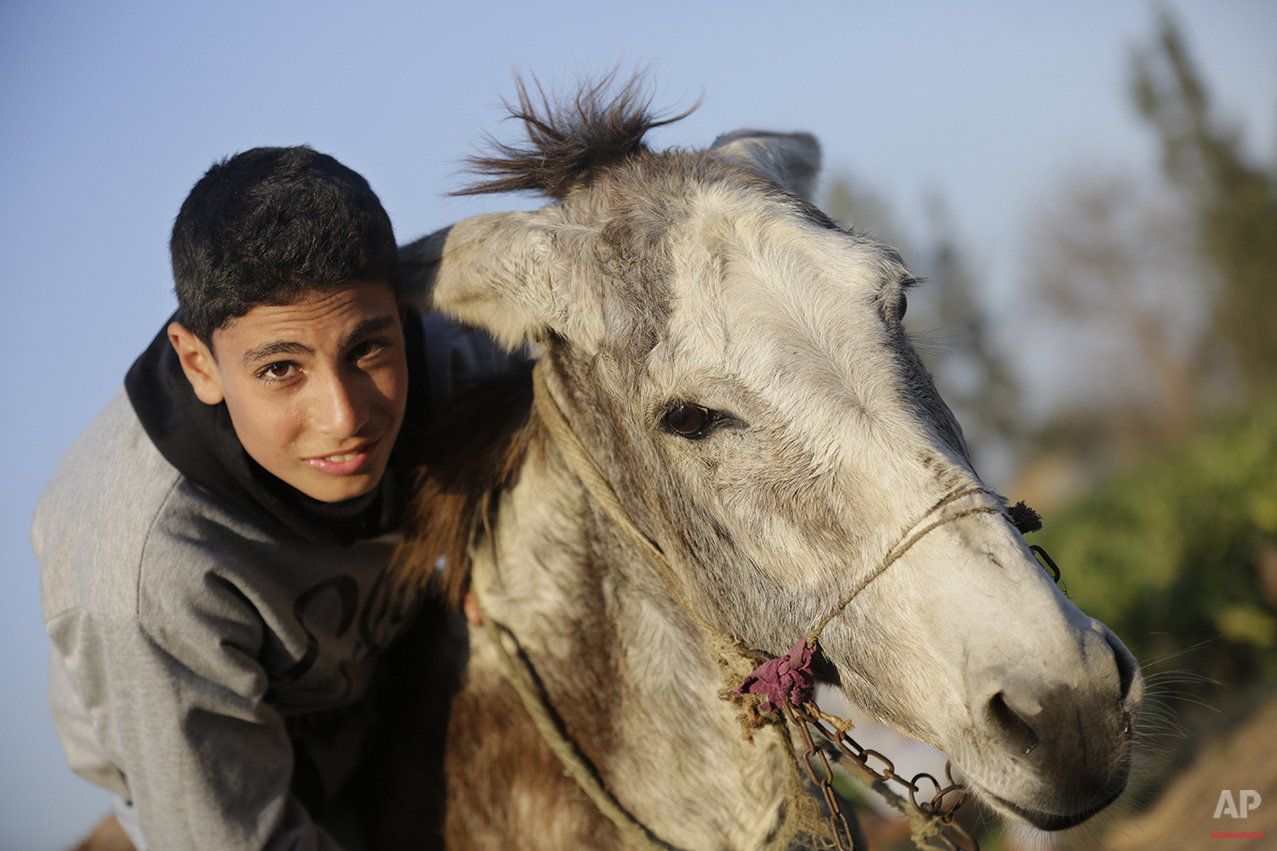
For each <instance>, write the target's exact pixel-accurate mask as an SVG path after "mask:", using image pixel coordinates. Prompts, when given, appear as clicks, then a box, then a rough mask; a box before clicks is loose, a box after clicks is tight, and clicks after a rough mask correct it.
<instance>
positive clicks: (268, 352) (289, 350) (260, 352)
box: [244, 315, 399, 364]
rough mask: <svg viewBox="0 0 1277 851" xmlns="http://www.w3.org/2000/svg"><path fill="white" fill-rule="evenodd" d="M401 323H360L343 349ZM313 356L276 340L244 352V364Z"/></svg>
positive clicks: (391, 319) (388, 319) (378, 319)
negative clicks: (287, 356) (293, 356)
mask: <svg viewBox="0 0 1277 851" xmlns="http://www.w3.org/2000/svg"><path fill="white" fill-rule="evenodd" d="M398 321H399V317H398V316H392V315H386V316H374V317H372V318H371V319H365V320H364V321H363V322H360V323H359V325H358V326H357V327H356V328H355V330H353V331H351V332H350V333H349V334H347V335H346V336H345V337H344V338H342V341H341V348H343V349H346V348H349V347H350V346H353V345H354V344H355V343H358V342H360V341H361V340H363V339H364V338H365V337H368V336H369V335H371V334H375V333H377V332H378V331H381V330H383V329H385V328H387V327H389V326H391V325H394V324H396V323H397V322H398ZM308 354H313V352H312V350H311V348H310V347H309V346H304V345H302V344H301V343H297V342H293V341H291V340H276V341H274V342H270V343H266V344H264V345H261V346H257V347H256V348H252V349H249V350H248V351H246V352H244V363H245V364H253V363H257V362H258V361H262V360H266V359H267V358H273V357H276V356H278V355H308Z"/></svg>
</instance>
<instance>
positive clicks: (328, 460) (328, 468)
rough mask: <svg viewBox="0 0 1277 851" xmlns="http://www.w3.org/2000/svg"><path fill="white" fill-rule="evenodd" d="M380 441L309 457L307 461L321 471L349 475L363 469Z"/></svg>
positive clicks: (335, 474) (332, 474)
mask: <svg viewBox="0 0 1277 851" xmlns="http://www.w3.org/2000/svg"><path fill="white" fill-rule="evenodd" d="M378 443H380V441H378V440H372V441H369V442H368V443H365V444H363V445H362V446H358V447H356V448H355V449H350V450H347V451H345V452H337V453H334V454H332V455H320V456H316V457H313V458H307V459H306V463H307V464H308V465H310V467H311V468H313V469H315V470H318V471H319V472H321V473H327V474H329V475H331V476H349V475H351V474H354V473H359V472H361V471H362V470H363V468H364V466H365V464H366V463H367V462H368V460H369V458H370V457H371V456H372V453H373V450H374V449H376V448H377V444H378Z"/></svg>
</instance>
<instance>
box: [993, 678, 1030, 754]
mask: <svg viewBox="0 0 1277 851" xmlns="http://www.w3.org/2000/svg"><path fill="white" fill-rule="evenodd" d="M985 720H986V721H987V722H988V724H989V726H990V727H991V728H992V729H993V730H994V731H995V732H996V733H997V734H998V737H999V738H1001V739H1002V741H1003V742H1004V743H1005V745H1006V747H1007V748H1008V749H1010V750H1012V751H1015V752H1017V753H1022V754H1030V753H1033V749H1034V748H1036V747H1037V746H1038V745H1039V744H1041V741H1042V740H1041V739H1039V738H1038V734H1037V733H1036V732H1035V731H1034V729H1033V727H1032V725H1030V724H1029V722H1028V721H1027V720H1025V718H1024V717H1023V716H1022V715H1020V713H1018V712H1016V711H1015V710H1014V709H1012V708H1011V707H1010V706H1009V705H1008V704H1007V701H1006V695H1005V694H1003V693H1002V692H998V693H997V694H995V695H994V696H993V697H992V698H990V699H989V705H988V707H987V708H986V709H985Z"/></svg>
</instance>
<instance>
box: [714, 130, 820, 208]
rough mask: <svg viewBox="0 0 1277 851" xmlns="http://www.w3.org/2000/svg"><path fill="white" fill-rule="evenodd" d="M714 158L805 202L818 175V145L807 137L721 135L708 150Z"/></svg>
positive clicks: (760, 133) (739, 132)
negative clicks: (782, 189) (779, 186)
mask: <svg viewBox="0 0 1277 851" xmlns="http://www.w3.org/2000/svg"><path fill="white" fill-rule="evenodd" d="M710 150H711V152H712V153H714V154H715V155H717V156H718V157H720V158H722V159H724V160H726V161H728V162H730V163H732V164H733V165H737V166H740V167H741V168H744V169H747V170H748V171H752V172H754V173H755V174H758V175H761V176H762V177H766V178H768V179H769V180H774V181H776V182H777V183H779V184H780V185H781V186H783V187H784V188H785V189H788V190H789V191H790V192H792V193H794V194H795V195H797V196H798V197H799V198H802V199H804V200H806V201H810V200H811V199H812V193H813V192H814V191H815V188H816V175H817V174H819V173H820V143H819V142H817V141H816V137H815V136H813V135H811V134H810V133H769V132H767V131H765V130H737V131H736V132H735V133H724V134H723V135H722V136H719V137H718V138H717V139H715V140H714V144H713V145H712V146H711V148H710Z"/></svg>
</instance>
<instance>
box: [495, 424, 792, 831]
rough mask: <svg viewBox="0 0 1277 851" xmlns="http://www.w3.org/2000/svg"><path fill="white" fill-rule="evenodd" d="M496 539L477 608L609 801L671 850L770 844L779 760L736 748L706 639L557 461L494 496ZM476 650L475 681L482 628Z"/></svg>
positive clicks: (768, 751) (552, 455)
mask: <svg viewBox="0 0 1277 851" xmlns="http://www.w3.org/2000/svg"><path fill="white" fill-rule="evenodd" d="M492 534H493V539H492V540H491V541H489V542H488V544H489V545H487V546H481V547H479V548H478V550H477V552H476V554H475V562H474V574H473V582H474V587H475V589H476V591H477V592H478V593H479V594H480V596H481V598H482V599H483V602H484V608H485V611H486V612H487V615H488V616H489V617H491V618H492V619H494V620H496V621H497V622H499V623H500V624H501V626H502V627H503V629H505V630H508V634H509V636H511V637H512V639H513V640H512V641H511V644H513V643H514V642H515V641H517V645H518V646H517V650H518V651H519V652H521V653H522V654H524V655H525V656H526V658H527V660H528V661H529V662H530V664H531V665H532V666H533V668H534V669H535V676H536V677H537V678H538V679H539V680H540V681H541V683H542V684H543V686H544V691H545V693H546V695H547V696H548V698H549V701H550V702H551V703H552V704H553V711H554V713H555V714H557V715H558V716H559V717H560V718H561V720H562V722H563V727H564V728H565V730H566V732H567V734H568V736H569V737H570V738H571V739H572V741H573V743H574V744H575V745H576V747H577V748H578V749H579V751H580V752H581V753H582V754H583V755H584V756H585V757H586V759H587V760H589V761H590V762H591V763H593V766H594V768H595V769H596V770H597V772H598V775H599V777H600V778H601V779H602V781H603V783H604V784H605V785H606V787H607V788H608V790H609V791H610V792H611V794H612V795H613V796H614V797H615V798H616V799H617V801H618V803H620V804H621V806H622V807H624V808H625V809H626V810H628V811H629V812H630V813H631V814H632V815H633V816H634V817H635V819H637V820H638V821H639V822H640V823H642V824H644V825H645V826H646V827H647V828H648V829H649V830H650V831H651V832H652V833H653V834H655V835H656V836H657V837H659V838H660V839H661V840H663V841H665V842H667V843H669V844H671V845H674V846H675V847H679V848H686V849H695V848H711V847H712V848H721V847H724V843H725V840H726V845H727V847H733V848H757V847H761V846H763V845H764V844H766V840H767V837H768V836H769V835H770V834H771V833H773V832H774V831H775V830H776V828H777V826H778V823H779V819H780V817H781V813H782V809H783V802H784V800H785V794H786V783H787V778H788V776H789V767H788V765H787V760H788V757H787V755H786V753H785V752H784V750H783V748H781V747H780V745H779V743H778V741H777V739H776V737H775V736H772V735H763V736H758V737H756V738H755V741H754V742H752V743H751V742H746V741H743V740H742V738H741V735H740V733H741V731H740V725H739V723H738V722H737V720H736V718H735V714H734V710H733V709H732V708H731V707H730V706H729V705H728V704H726V703H725V702H724V701H723V700H722V699H721V698H720V697H719V693H720V691H721V689H722V688H723V687H724V685H725V683H724V680H723V673H722V671H721V669H720V667H719V666H718V664H717V663H716V662H715V661H714V660H713V659H712V658H711V656H710V654H709V651H708V648H707V646H706V643H705V639H704V637H703V636H702V635H701V634H700V633H699V631H698V630H697V629H696V627H695V626H694V625H693V623H692V622H691V620H690V619H689V618H688V617H687V615H686V614H685V613H683V612H682V611H681V610H679V608H678V606H677V604H675V603H674V601H673V600H672V599H671V598H670V596H669V595H668V594H667V593H663V591H664V586H663V583H662V580H661V579H660V578H659V577H658V576H657V575H656V574H655V571H654V569H653V567H652V566H651V565H650V564H647V563H645V561H644V558H643V556H642V555H641V554H640V553H638V552H636V551H635V549H634V547H633V546H632V545H631V544H630V543H628V542H627V541H626V540H625V539H624V536H623V535H621V534H620V533H619V532H618V531H617V530H616V529H615V527H614V525H613V524H612V523H611V522H610V521H609V520H608V519H607V518H605V517H603V516H602V515H601V514H600V513H599V512H598V511H597V509H596V508H595V507H594V504H593V502H592V501H591V500H589V499H588V497H587V496H586V495H585V493H584V490H583V488H582V487H581V485H580V483H579V482H578V481H577V480H576V478H575V476H574V475H573V474H572V472H571V471H570V470H569V469H568V468H567V466H566V465H565V464H564V463H563V461H562V458H561V456H559V454H558V453H557V452H556V451H555V450H553V449H550V450H549V451H548V452H547V453H545V455H544V456H542V457H541V458H540V459H538V460H536V461H532V462H530V463H528V464H527V465H526V466H525V468H524V470H523V472H522V475H521V477H520V480H519V482H518V483H517V484H516V485H515V487H514V488H513V489H511V490H510V491H508V492H507V493H505V494H504V495H503V497H502V503H501V505H500V510H499V513H498V521H497V525H496V527H495V528H494V529H493V531H492ZM472 644H473V645H474V647H475V650H474V657H473V659H472V662H471V666H472V670H473V671H475V672H477V671H479V670H488V671H492V670H495V669H496V667H497V666H498V665H499V663H498V660H497V656H496V654H495V653H494V650H493V648H492V647H491V645H490V644H489V643H488V638H487V636H486V634H485V633H483V631H482V630H478V631H474V632H472ZM471 681H472V682H473V683H478V682H480V681H486V682H494V680H492V679H483V680H481V679H480V678H478V677H472V680H471Z"/></svg>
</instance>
